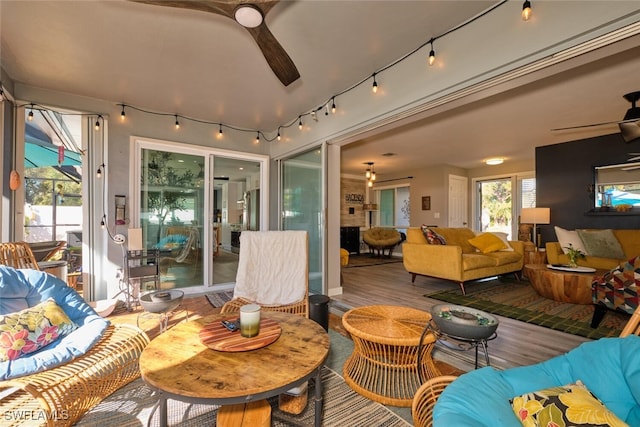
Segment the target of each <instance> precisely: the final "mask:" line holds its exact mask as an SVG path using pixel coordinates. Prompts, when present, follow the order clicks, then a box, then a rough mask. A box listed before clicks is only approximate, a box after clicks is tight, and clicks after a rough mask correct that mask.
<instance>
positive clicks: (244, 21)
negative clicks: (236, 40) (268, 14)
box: [233, 4, 263, 28]
mask: <svg viewBox="0 0 640 427" xmlns="http://www.w3.org/2000/svg"><path fill="white" fill-rule="evenodd" d="M233 16H234V17H235V20H236V21H237V22H238V24H240V25H242V26H243V27H246V28H255V27H257V26H258V25H260V24H262V19H263V17H262V12H261V11H260V10H259V9H258V8H256V7H255V6H252V5H250V4H243V5H241V6H238V8H237V9H236V11H235V13H234V15H233Z"/></svg>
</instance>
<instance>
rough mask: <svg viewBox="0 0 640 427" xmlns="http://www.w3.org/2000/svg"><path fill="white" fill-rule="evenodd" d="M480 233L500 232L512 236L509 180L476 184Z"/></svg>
mask: <svg viewBox="0 0 640 427" xmlns="http://www.w3.org/2000/svg"><path fill="white" fill-rule="evenodd" d="M478 191H479V196H480V197H479V203H480V206H479V211H480V212H481V214H480V227H479V230H481V231H500V232H503V233H507V236H508V237H509V239H511V235H512V200H513V198H512V192H511V179H510V178H505V179H496V180H489V181H480V182H478Z"/></svg>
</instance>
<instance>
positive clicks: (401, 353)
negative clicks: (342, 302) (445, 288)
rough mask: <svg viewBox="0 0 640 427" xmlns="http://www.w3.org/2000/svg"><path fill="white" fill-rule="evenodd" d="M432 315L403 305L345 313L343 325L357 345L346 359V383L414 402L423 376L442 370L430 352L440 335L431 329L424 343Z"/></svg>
mask: <svg viewBox="0 0 640 427" xmlns="http://www.w3.org/2000/svg"><path fill="white" fill-rule="evenodd" d="M430 320H431V314H430V313H427V312H425V311H421V310H416V309H414V308H409V307H400V306H389V305H374V306H365V307H359V308H354V309H352V310H349V311H348V312H346V313H345V314H344V315H343V316H342V324H343V325H344V327H345V329H346V330H347V331H348V332H349V333H350V334H351V338H352V339H353V343H354V349H353V353H352V354H351V356H349V358H348V359H347V361H346V362H345V364H344V370H343V375H344V379H345V382H346V383H347V384H349V386H350V387H351V388H352V389H354V390H355V391H356V392H358V393H360V394H361V395H363V396H365V397H367V398H369V399H371V400H375V401H376V402H380V403H382V404H385V405H393V406H405V407H410V406H411V403H412V400H413V396H414V395H415V393H416V391H417V390H418V388H419V387H420V385H421V383H422V381H421V377H422V378H424V379H425V380H426V379H429V378H433V377H435V376H438V375H440V371H439V370H438V369H437V368H436V366H435V363H434V361H433V359H432V357H431V352H432V351H433V347H434V346H435V342H436V337H435V336H434V335H433V334H432V333H431V332H428V333H426V334H425V335H424V339H423V341H422V345H419V344H420V337H421V336H422V334H423V331H424V329H425V326H426V325H427V324H428V323H429V321H430ZM418 354H420V357H418ZM418 360H420V366H418Z"/></svg>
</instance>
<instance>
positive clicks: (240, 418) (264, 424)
mask: <svg viewBox="0 0 640 427" xmlns="http://www.w3.org/2000/svg"><path fill="white" fill-rule="evenodd" d="M216 425H217V426H218V427H269V426H270V425H271V405H269V402H267V401H266V400H258V401H256V402H249V403H239V404H237V405H225V406H221V407H220V409H218V417H217V419H216Z"/></svg>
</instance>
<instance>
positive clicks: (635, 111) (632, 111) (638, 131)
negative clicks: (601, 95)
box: [551, 91, 640, 142]
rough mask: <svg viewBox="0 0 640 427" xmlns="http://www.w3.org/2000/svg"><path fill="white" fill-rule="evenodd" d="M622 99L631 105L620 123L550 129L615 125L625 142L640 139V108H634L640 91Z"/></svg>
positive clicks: (575, 127)
mask: <svg viewBox="0 0 640 427" xmlns="http://www.w3.org/2000/svg"><path fill="white" fill-rule="evenodd" d="M624 99H626V100H627V101H629V102H630V103H631V108H629V109H628V110H627V113H626V114H625V115H624V118H623V119H622V120H620V121H616V122H604V123H594V124H590V125H582V126H572V127H566V128H558V129H551V131H561V130H571V129H583V128H589V127H596V126H604V125H611V124H617V125H618V126H619V127H620V133H621V134H622V139H624V141H625V142H631V141H634V140H636V139H638V138H640V107H637V106H636V103H637V102H638V101H640V91H638V92H630V93H627V94H626V95H624Z"/></svg>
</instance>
